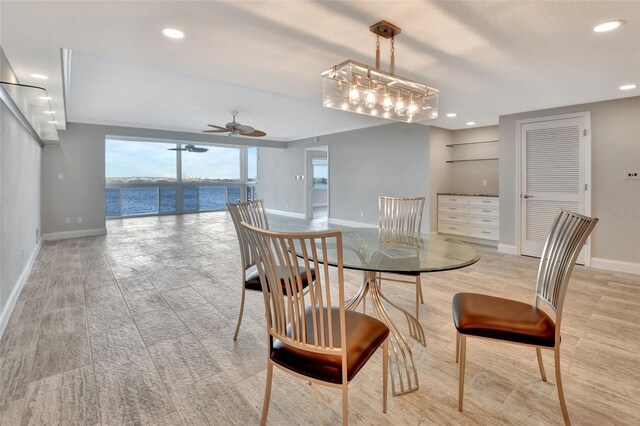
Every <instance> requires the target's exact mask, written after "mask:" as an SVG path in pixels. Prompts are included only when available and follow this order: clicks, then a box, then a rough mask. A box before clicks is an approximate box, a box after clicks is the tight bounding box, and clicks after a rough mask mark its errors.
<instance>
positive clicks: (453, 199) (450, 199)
mask: <svg viewBox="0 0 640 426" xmlns="http://www.w3.org/2000/svg"><path fill="white" fill-rule="evenodd" d="M449 201H458V199H457V198H449Z"/></svg>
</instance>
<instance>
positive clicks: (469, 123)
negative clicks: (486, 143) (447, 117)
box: [467, 121, 476, 126]
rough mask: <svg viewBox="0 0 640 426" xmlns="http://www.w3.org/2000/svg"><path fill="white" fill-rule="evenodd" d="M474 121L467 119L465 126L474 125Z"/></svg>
mask: <svg viewBox="0 0 640 426" xmlns="http://www.w3.org/2000/svg"><path fill="white" fill-rule="evenodd" d="M475 125H476V122H475V121H467V126H475Z"/></svg>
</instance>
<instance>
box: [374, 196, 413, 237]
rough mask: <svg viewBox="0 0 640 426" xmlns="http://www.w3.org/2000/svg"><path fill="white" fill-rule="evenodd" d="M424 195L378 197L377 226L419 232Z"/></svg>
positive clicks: (406, 231)
mask: <svg viewBox="0 0 640 426" xmlns="http://www.w3.org/2000/svg"><path fill="white" fill-rule="evenodd" d="M424 204H425V197H411V198H409V197H386V196H380V197H378V228H379V229H389V230H394V231H401V232H405V233H420V232H421V231H422V214H423V212H424Z"/></svg>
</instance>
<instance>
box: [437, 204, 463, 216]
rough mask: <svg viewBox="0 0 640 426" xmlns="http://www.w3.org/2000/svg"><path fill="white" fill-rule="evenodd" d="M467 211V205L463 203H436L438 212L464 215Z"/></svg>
mask: <svg viewBox="0 0 640 426" xmlns="http://www.w3.org/2000/svg"><path fill="white" fill-rule="evenodd" d="M468 211H469V207H468V206H467V205H466V204H464V205H460V204H438V212H440V213H455V214H464V215H466V214H467V212H468Z"/></svg>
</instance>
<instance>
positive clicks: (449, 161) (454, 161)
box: [447, 157, 499, 163]
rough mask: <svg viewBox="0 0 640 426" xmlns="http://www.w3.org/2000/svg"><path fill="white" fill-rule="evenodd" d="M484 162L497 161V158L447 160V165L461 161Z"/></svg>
mask: <svg viewBox="0 0 640 426" xmlns="http://www.w3.org/2000/svg"><path fill="white" fill-rule="evenodd" d="M485 160H499V158H498V157H489V158H467V159H464V160H447V163H459V162H461V161H485Z"/></svg>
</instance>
